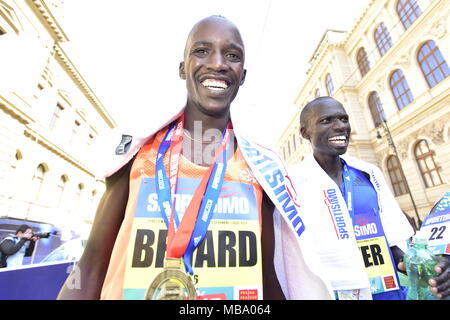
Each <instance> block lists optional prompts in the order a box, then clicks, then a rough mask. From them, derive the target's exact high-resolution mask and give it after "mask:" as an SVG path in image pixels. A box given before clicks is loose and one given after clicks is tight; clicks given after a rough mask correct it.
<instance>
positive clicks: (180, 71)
mask: <svg viewBox="0 0 450 320" xmlns="http://www.w3.org/2000/svg"><path fill="white" fill-rule="evenodd" d="M178 73H179V75H180V78H181V79H183V80H186V72H185V71H184V61H181V62H180V66H179V67H178Z"/></svg>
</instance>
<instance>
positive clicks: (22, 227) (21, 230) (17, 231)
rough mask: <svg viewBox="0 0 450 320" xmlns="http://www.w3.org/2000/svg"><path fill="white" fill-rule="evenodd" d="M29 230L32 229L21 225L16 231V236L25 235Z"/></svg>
mask: <svg viewBox="0 0 450 320" xmlns="http://www.w3.org/2000/svg"><path fill="white" fill-rule="evenodd" d="M28 229H31V227H30V226H29V225H27V224H21V225H20V226H19V227H18V228H17V230H16V234H18V233H19V232H22V233H24V232H25V231H27V230H28Z"/></svg>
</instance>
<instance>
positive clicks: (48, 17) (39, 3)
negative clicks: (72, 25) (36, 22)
mask: <svg viewBox="0 0 450 320" xmlns="http://www.w3.org/2000/svg"><path fill="white" fill-rule="evenodd" d="M27 2H28V3H29V5H30V7H31V8H32V9H33V11H34V12H35V14H36V15H37V16H38V18H39V19H40V20H41V21H42V22H43V25H44V26H45V27H46V28H47V29H48V31H49V32H50V34H51V36H52V38H53V40H55V42H65V41H69V38H68V37H67V35H66V33H65V32H64V30H63V29H62V28H61V26H60V25H59V23H58V21H57V20H56V18H55V17H54V15H53V14H52V12H51V10H50V9H49V7H48V6H47V4H46V1H45V0H27Z"/></svg>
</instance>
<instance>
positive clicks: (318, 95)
mask: <svg viewBox="0 0 450 320" xmlns="http://www.w3.org/2000/svg"><path fill="white" fill-rule="evenodd" d="M318 97H320V90H319V89H318V88H317V89H316V91H315V92H314V98H318Z"/></svg>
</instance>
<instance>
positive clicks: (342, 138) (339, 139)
mask: <svg viewBox="0 0 450 320" xmlns="http://www.w3.org/2000/svg"><path fill="white" fill-rule="evenodd" d="M328 141H330V142H333V143H345V142H347V138H346V137H345V136H336V137H332V138H329V139H328Z"/></svg>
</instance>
